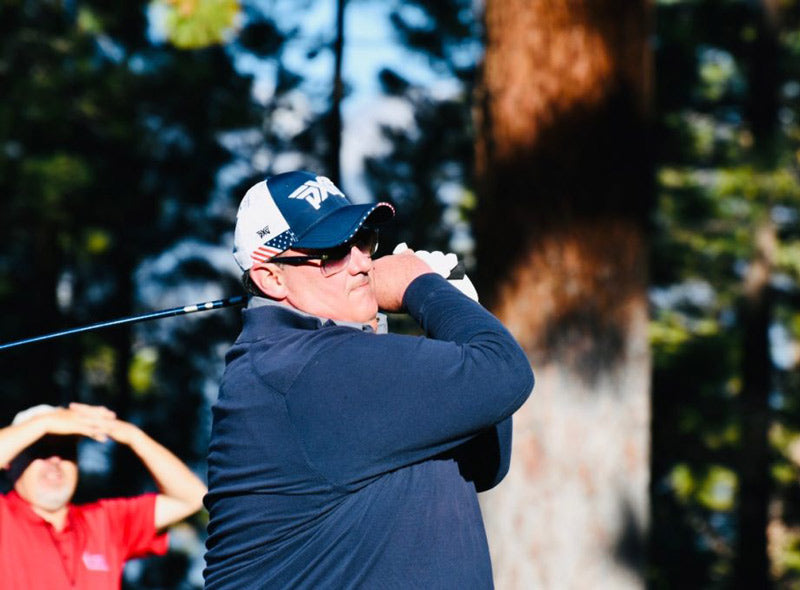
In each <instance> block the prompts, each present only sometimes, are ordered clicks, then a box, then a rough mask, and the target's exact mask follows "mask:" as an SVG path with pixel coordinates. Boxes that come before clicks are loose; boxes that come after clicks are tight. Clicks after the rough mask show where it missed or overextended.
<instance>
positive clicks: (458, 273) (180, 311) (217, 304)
mask: <svg viewBox="0 0 800 590" xmlns="http://www.w3.org/2000/svg"><path fill="white" fill-rule="evenodd" d="M447 278H448V279H449V280H454V279H463V278H464V264H463V263H462V262H461V261H459V263H458V265H456V267H455V268H453V270H451V271H450V275H449V276H448V277H447ZM245 303H247V296H245V295H235V296H233V297H226V298H225V299H217V300H215V301H206V302H204V303H195V304H193V305H184V306H182V307H172V308H170V309H162V310H161V311H151V312H150V313H144V314H141V315H135V316H128V317H124V318H117V319H115V320H108V321H105V322H98V323H96V324H89V325H86V326H79V327H77V328H70V329H68V330H62V331H60V332H51V333H50V334H42V335H41V336H33V337H32V338H24V339H23V340H15V341H13V342H7V343H6V344H0V350H6V349H9V348H15V347H17V346H23V345H25V344H33V343H35V342H42V341H43V340H52V339H54V338H61V337H62V336H71V335H73V334H80V333H81V332H91V331H92V330H100V329H102V328H112V327H114V326H123V325H125V324H136V323H138V322H144V321H147V320H158V319H161V318H168V317H174V316H179V315H187V314H190V313H196V312H198V311H210V310H212V309H222V308H223V307H233V306H236V305H243V304H245Z"/></svg>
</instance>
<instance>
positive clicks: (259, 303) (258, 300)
mask: <svg viewBox="0 0 800 590" xmlns="http://www.w3.org/2000/svg"><path fill="white" fill-rule="evenodd" d="M264 306H273V307H281V308H284V309H288V310H291V311H293V312H295V313H296V314H298V315H301V316H304V317H307V318H313V319H316V320H319V321H320V323H322V324H324V323H326V322H333V323H334V324H336V325H337V326H346V327H348V328H354V329H356V330H360V331H362V332H373V331H374V332H375V333H376V334H386V333H387V332H388V331H389V323H388V321H387V319H386V314H383V313H379V314H378V329H377V330H373V329H372V325H371V324H366V323H363V324H362V323H361V322H348V321H344V320H332V319H330V318H324V317H321V316H318V315H314V314H313V313H308V312H305V311H302V310H300V309H297V308H296V307H292V306H291V305H287V304H285V303H281V302H280V301H275V300H274V299H268V298H266V297H258V296H257V295H252V296H250V300H249V301H248V302H247V309H255V308H257V307H264Z"/></svg>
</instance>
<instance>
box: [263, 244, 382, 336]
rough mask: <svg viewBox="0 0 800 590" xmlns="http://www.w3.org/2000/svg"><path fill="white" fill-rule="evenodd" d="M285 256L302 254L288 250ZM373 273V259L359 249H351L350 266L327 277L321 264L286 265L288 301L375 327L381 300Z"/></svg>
mask: <svg viewBox="0 0 800 590" xmlns="http://www.w3.org/2000/svg"><path fill="white" fill-rule="evenodd" d="M282 255H286V256H291V255H302V252H296V251H292V250H288V251H286V252H285V253H284V254H282ZM275 260H276V262H277V261H278V260H279V258H276V259H275ZM371 271H372V258H371V257H370V256H369V255H368V254H365V253H364V252H362V251H361V250H360V249H359V248H358V247H355V246H353V247H352V248H351V249H350V260H349V261H348V262H347V265H346V266H345V267H344V268H343V269H342V270H341V271H339V272H337V273H335V274H332V275H330V276H327V277H326V276H324V275H323V274H322V271H321V270H320V267H319V263H311V264H303V265H299V266H289V265H285V266H283V276H284V279H285V281H286V288H287V297H286V300H287V302H288V303H290V304H291V305H292V306H294V307H296V308H297V309H300V310H302V311H305V312H307V313H310V314H314V315H317V316H321V317H325V318H330V319H332V320H341V321H348V322H361V323H372V324H373V327H374V326H375V324H376V323H377V320H376V317H377V314H378V300H377V299H376V297H375V290H374V287H373V283H372V277H371V275H370V272H371Z"/></svg>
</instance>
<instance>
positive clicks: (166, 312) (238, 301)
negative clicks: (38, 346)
mask: <svg viewBox="0 0 800 590" xmlns="http://www.w3.org/2000/svg"><path fill="white" fill-rule="evenodd" d="M246 302H247V297H246V296H244V295H236V296H233V297H227V298H225V299H217V300H215V301H206V302H204V303H195V304H194V305H184V306H182V307H172V308H170V309H162V310H161V311H152V312H150V313H144V314H141V315H136V316H128V317H124V318H117V319H115V320H108V321H105V322H98V323H96V324H89V325H87V326H80V327H77V328H70V329H68V330H62V331H60V332H52V333H50V334H43V335H41V336H34V337H32V338H25V339H23V340H15V341H14V342H8V343H6V344H0V350H6V349H8V348H14V347H16V346H22V345H24V344H33V343H34V342H41V341H43V340H52V339H53V338H61V337H62V336H70V335H72V334H80V333H81V332H90V331H92V330H99V329H101V328H111V327H114V326H123V325H125V324H135V323H138V322H144V321H147V320H157V319H161V318H168V317H173V316H179V315H186V314H190V313H196V312H198V311H210V310H212V309H222V308H223V307H233V306H235V305H243V304H244V303H246Z"/></svg>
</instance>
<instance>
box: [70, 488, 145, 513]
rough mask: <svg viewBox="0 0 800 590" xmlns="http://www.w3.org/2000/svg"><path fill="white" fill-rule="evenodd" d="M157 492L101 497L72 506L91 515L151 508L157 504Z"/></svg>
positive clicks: (73, 508)
mask: <svg viewBox="0 0 800 590" xmlns="http://www.w3.org/2000/svg"><path fill="white" fill-rule="evenodd" d="M155 499H156V494H155V493H148V494H139V495H136V496H119V497H113V498H99V499H97V500H93V501H91V502H85V503H81V504H70V508H71V509H72V510H74V511H75V512H76V513H78V514H85V515H91V514H96V513H100V512H103V513H110V514H120V513H126V512H130V511H132V510H138V509H142V510H145V509H150V508H151V507H152V506H153V505H155Z"/></svg>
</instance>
